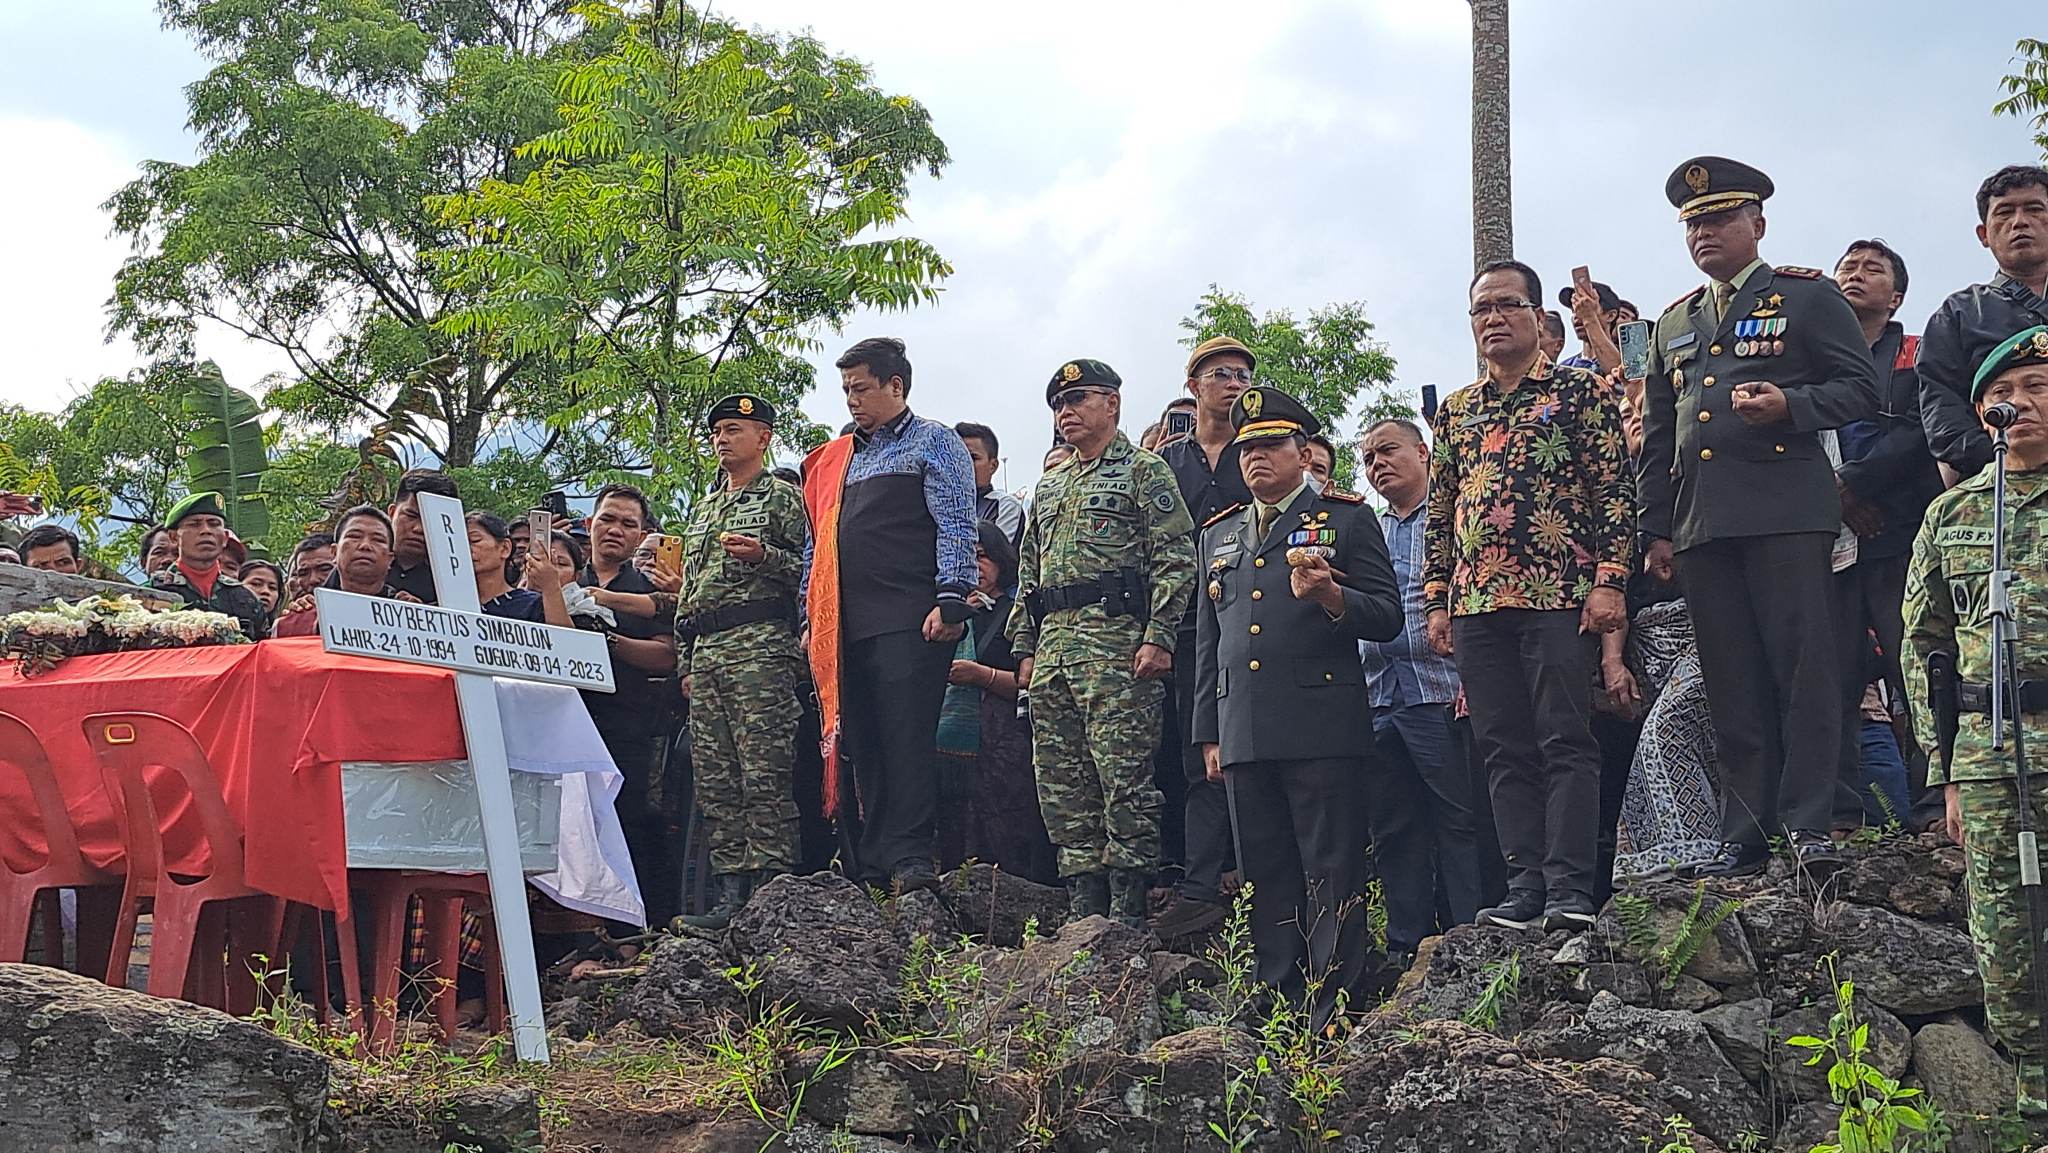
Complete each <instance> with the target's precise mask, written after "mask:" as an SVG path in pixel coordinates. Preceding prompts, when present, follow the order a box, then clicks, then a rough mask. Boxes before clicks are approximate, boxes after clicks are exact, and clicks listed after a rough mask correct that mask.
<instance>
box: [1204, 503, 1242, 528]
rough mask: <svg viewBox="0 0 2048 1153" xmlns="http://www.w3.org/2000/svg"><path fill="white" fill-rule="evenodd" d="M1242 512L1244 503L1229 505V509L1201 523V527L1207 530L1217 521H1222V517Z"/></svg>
mask: <svg viewBox="0 0 2048 1153" xmlns="http://www.w3.org/2000/svg"><path fill="white" fill-rule="evenodd" d="M1243 510H1244V502H1243V501H1239V502H1237V503H1236V504H1234V505H1231V506H1230V507H1229V508H1226V509H1224V510H1223V511H1222V512H1219V513H1217V514H1216V515H1215V516H1212V517H1210V518H1209V519H1208V520H1205V521H1203V522H1202V527H1203V528H1208V527H1209V526H1210V525H1212V524H1215V523H1216V522H1217V521H1219V520H1222V519H1223V518H1224V517H1226V516H1229V515H1230V514H1231V513H1234V512H1242V511H1243Z"/></svg>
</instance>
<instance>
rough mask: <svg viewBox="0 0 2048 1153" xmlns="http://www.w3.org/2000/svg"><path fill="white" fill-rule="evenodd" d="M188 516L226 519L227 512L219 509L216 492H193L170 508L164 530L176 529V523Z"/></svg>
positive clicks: (218, 496)
mask: <svg viewBox="0 0 2048 1153" xmlns="http://www.w3.org/2000/svg"><path fill="white" fill-rule="evenodd" d="M188 516H217V517H219V518H221V519H222V520H226V519H227V518H228V514H227V510H226V509H225V508H223V507H221V503H220V494H219V493H217V492H195V493H193V494H192V495H191V496H188V497H186V498H185V499H184V500H181V501H179V502H178V503H177V504H174V505H172V506H171V515H169V516H167V517H165V518H164V527H165V528H177V527H178V522H179V521H181V520H184V519H185V518H186V517H188Z"/></svg>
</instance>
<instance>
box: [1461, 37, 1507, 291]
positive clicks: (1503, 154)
mask: <svg viewBox="0 0 2048 1153" xmlns="http://www.w3.org/2000/svg"><path fill="white" fill-rule="evenodd" d="M1471 4H1472V266H1473V268H1475V269H1477V268H1479V267H1480V266H1482V265H1484V264H1486V263H1487V262H1488V261H1491V260H1506V259H1508V258H1510V257H1512V256H1514V254H1515V212H1514V203H1515V202H1514V188H1513V184H1512V181H1511V180H1510V178H1509V150H1508V0H1471Z"/></svg>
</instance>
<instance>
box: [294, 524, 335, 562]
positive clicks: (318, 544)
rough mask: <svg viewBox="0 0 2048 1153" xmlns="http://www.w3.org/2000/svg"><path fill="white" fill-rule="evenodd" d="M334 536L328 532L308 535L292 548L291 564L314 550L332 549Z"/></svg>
mask: <svg viewBox="0 0 2048 1153" xmlns="http://www.w3.org/2000/svg"><path fill="white" fill-rule="evenodd" d="M333 547H334V534H333V533H329V532H316V533H308V534H307V536H306V539H304V540H302V541H300V542H299V543H297V544H295V545H293V546H292V563H293V564H295V565H296V564H297V563H298V560H299V558H300V557H302V556H304V555H306V554H307V553H309V552H312V551H313V550H314V549H316V548H333Z"/></svg>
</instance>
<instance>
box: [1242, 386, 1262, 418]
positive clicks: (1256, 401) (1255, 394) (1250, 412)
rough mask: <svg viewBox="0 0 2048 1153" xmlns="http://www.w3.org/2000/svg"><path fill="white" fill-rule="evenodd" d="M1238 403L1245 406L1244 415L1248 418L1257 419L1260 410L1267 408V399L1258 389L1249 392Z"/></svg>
mask: <svg viewBox="0 0 2048 1153" xmlns="http://www.w3.org/2000/svg"><path fill="white" fill-rule="evenodd" d="M1238 403H1239V404H1242V405H1244V414H1245V415H1246V416H1249V417H1253V418H1255V419H1256V418H1257V417H1258V415H1259V410H1260V409H1262V408H1264V407H1265V406H1266V401H1265V399H1264V398H1263V397H1261V396H1260V395H1259V390H1258V389H1256V388H1254V389H1250V390H1248V391H1247V392H1246V393H1245V394H1244V396H1243V397H1242V398H1241V399H1240V400H1239V401H1238Z"/></svg>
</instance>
